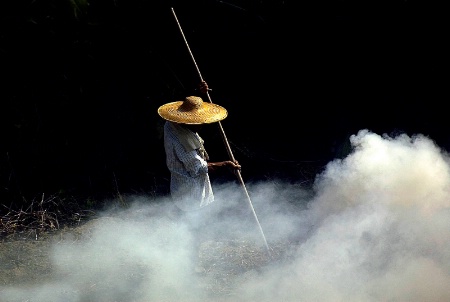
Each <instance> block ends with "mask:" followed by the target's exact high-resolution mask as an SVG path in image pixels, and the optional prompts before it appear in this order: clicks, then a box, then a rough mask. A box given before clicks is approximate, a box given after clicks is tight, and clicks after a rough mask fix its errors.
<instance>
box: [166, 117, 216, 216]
mask: <svg viewBox="0 0 450 302" xmlns="http://www.w3.org/2000/svg"><path fill="white" fill-rule="evenodd" d="M180 128H181V129H180ZM164 148H165V151H166V164H167V167H168V169H169V171H170V174H171V178H170V193H171V196H172V199H173V201H174V202H175V204H176V205H177V206H178V207H179V208H180V209H182V210H184V211H191V210H197V209H200V208H201V207H204V206H206V205H208V204H210V203H211V202H213V201H214V194H213V191H212V187H211V182H210V179H209V175H208V164H207V162H206V158H205V157H206V156H207V155H206V151H205V150H204V147H203V140H202V139H201V137H200V136H199V135H198V134H197V133H195V132H193V131H191V130H189V129H187V128H184V127H183V126H181V125H178V124H175V123H172V122H169V121H166V123H165V124H164Z"/></svg>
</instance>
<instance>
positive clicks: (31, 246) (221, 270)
mask: <svg viewBox="0 0 450 302" xmlns="http://www.w3.org/2000/svg"><path fill="white" fill-rule="evenodd" d="M103 219H104V218H103ZM101 222H102V219H92V220H91V221H89V222H87V223H84V224H82V225H80V226H77V227H70V228H64V229H61V230H57V231H54V232H51V233H44V234H35V233H33V232H30V233H28V234H26V238H24V239H14V240H6V241H3V242H1V243H0V288H1V287H8V286H27V285H33V284H45V283H46V282H51V281H52V280H55V279H57V278H58V277H59V276H57V274H55V271H54V268H53V267H52V262H51V257H50V253H51V247H52V246H53V245H55V244H59V243H62V242H67V241H73V242H76V241H78V240H86V239H88V238H89V237H90V235H91V232H92V230H93V227H94V226H96V225H98V224H99V223H101ZM291 248H292V244H290V243H283V244H279V245H276V246H271V257H269V256H268V255H267V253H266V252H265V250H261V249H260V248H257V247H255V246H254V244H253V243H251V242H246V241H244V240H228V241H221V242H218V241H211V240H210V241H206V242H203V243H202V245H201V248H200V251H199V263H200V266H199V267H200V268H201V271H199V272H198V273H199V275H202V276H204V279H203V280H204V284H201V286H202V287H203V288H204V289H205V290H206V291H208V292H209V293H210V294H212V295H217V296H218V297H219V296H221V297H223V296H224V295H225V296H230V295H233V286H234V280H235V279H236V277H237V276H242V275H244V274H250V273H253V272H255V271H257V270H258V269H260V268H262V267H264V266H266V265H267V264H269V263H273V262H277V261H286V260H287V259H288V258H289V255H288V250H290V249H291ZM97 287H98V286H97Z"/></svg>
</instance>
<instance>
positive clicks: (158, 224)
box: [0, 130, 450, 302]
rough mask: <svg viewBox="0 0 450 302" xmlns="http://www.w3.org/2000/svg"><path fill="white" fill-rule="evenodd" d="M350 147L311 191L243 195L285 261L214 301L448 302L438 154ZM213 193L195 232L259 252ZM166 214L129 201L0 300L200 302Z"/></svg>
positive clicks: (445, 197)
mask: <svg viewBox="0 0 450 302" xmlns="http://www.w3.org/2000/svg"><path fill="white" fill-rule="evenodd" d="M351 144H352V146H353V151H352V153H351V154H349V155H348V156H347V157H346V158H344V159H342V160H340V159H339V160H334V161H332V162H330V163H329V164H328V165H327V166H326V167H325V169H324V171H323V172H322V173H321V174H319V175H317V177H316V180H315V184H314V189H313V191H312V192H311V191H306V190H305V189H304V188H303V187H302V186H301V185H297V184H295V183H294V184H292V183H291V184H286V183H279V182H276V181H274V182H270V183H269V182H267V183H257V184H256V183H255V184H247V188H248V191H249V192H250V196H251V198H252V202H253V206H254V209H255V212H256V214H257V218H258V219H259V221H260V223H261V225H262V229H263V230H264V235H265V237H266V239H267V241H268V242H269V245H270V243H271V242H276V241H278V240H280V241H282V240H288V241H295V242H296V244H295V245H294V247H295V250H294V251H292V260H290V261H289V262H287V263H286V262H283V263H280V262H276V263H273V265H269V266H267V267H264V268H262V269H261V270H260V271H251V272H249V273H248V274H244V275H242V276H240V277H238V278H241V279H242V280H239V281H238V282H236V288H234V293H235V294H234V295H233V297H229V298H228V297H227V296H222V297H220V301H237V300H238V301H244V302H245V301H288V302H290V301H333V302H334V301H439V302H441V301H450V286H448V285H449V284H450V236H449V235H450V195H449V193H450V165H449V158H448V156H447V154H446V152H444V151H443V150H441V149H440V148H439V147H438V146H436V145H435V143H434V142H433V141H432V140H431V139H429V138H427V137H425V136H422V135H415V136H413V137H409V136H407V135H400V136H398V137H389V136H386V135H384V136H380V135H377V134H375V133H372V132H370V131H367V130H362V131H360V132H359V133H358V134H356V135H353V136H352V137H351ZM214 190H215V195H216V199H217V204H219V205H220V204H223V205H225V206H224V207H223V208H220V209H219V208H217V209H216V210H217V211H218V212H219V216H218V217H219V218H217V219H216V221H215V223H214V224H208V225H207V226H203V227H204V228H206V229H205V230H207V231H215V233H216V234H218V236H219V237H220V238H233V236H242V234H244V236H247V235H248V236H250V237H249V238H252V239H253V240H256V241H258V240H259V242H261V241H262V240H261V239H262V238H261V237H262V236H261V234H260V233H258V231H257V227H256V226H255V225H256V224H255V220H253V219H252V218H251V215H248V213H249V207H248V203H247V201H246V199H245V198H243V197H242V190H241V188H240V187H239V185H237V184H222V185H217V186H216V187H215V188H214ZM167 203H169V201H168V200H160V201H154V200H151V202H150V199H149V198H144V197H142V198H140V199H138V198H137V199H136V201H135V202H134V204H133V206H132V207H131V208H130V209H128V210H126V211H124V212H123V213H121V214H120V215H115V216H114V217H110V218H102V219H99V223H96V224H95V225H94V226H93V227H92V233H91V234H90V236H89V239H88V240H78V241H68V242H60V243H57V244H55V246H54V252H53V264H54V270H55V276H57V278H56V279H55V280H54V281H50V282H49V281H43V282H42V284H36V285H35V286H28V287H20V286H17V287H3V288H1V289H0V301H2V302H17V301H34V302H44V301H45V302H53V301H55V302H56V301H58V302H59V301H64V302H71V301H73V302H84V301H97V302H100V301H139V302H141V301H146V302H147V301H206V300H208V301H211V299H210V297H209V298H208V296H207V294H206V293H205V291H204V289H203V288H201V287H200V286H199V284H200V283H201V282H200V280H199V279H198V278H199V277H198V276H196V275H195V274H193V273H192V272H193V269H194V267H195V265H196V262H195V259H196V257H195V256H196V255H195V249H194V248H193V243H194V238H193V237H192V236H191V232H190V228H189V227H188V224H187V223H185V221H182V220H178V221H174V220H173V219H171V218H170V217H169V216H170V215H168V212H169V211H168V210H167V209H166V208H165V205H166V204H167ZM236 210H238V211H236ZM249 217H250V218H249ZM213 227H214V228H215V227H217V228H218V229H217V230H213V229H212V228H213ZM97 289H99V290H97ZM100 289H101V290H100ZM217 299H218V298H217Z"/></svg>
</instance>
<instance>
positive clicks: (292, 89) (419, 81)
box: [0, 0, 450, 206]
mask: <svg viewBox="0 0 450 302" xmlns="http://www.w3.org/2000/svg"><path fill="white" fill-rule="evenodd" d="M171 8H173V9H174V12H175V13H176V16H177V18H178V21H179V22H180V25H181V28H182V30H183V32H184V34H185V37H186V39H187V42H188V44H189V47H190V49H191V51H192V54H193V56H194V58H195V61H196V63H197V66H198V68H199V70H200V71H201V76H202V77H203V79H205V80H206V81H207V82H208V84H209V86H210V87H211V88H212V91H211V93H210V96H211V99H212V101H213V102H214V103H218V104H220V105H223V106H224V107H226V108H227V109H228V111H229V116H228V117H227V119H225V120H224V121H223V122H222V126H223V128H224V130H225V132H226V135H227V138H228V140H229V142H230V145H231V147H232V150H233V153H234V156H235V158H236V159H237V160H238V161H239V162H240V163H241V164H242V166H243V170H242V175H243V178H244V180H246V181H249V182H250V181H257V180H273V179H278V178H281V179H285V180H289V181H293V182H299V183H311V182H312V180H313V178H314V176H315V175H316V173H317V172H319V171H320V170H321V168H323V167H324V165H326V163H327V162H329V161H330V160H333V159H335V158H342V157H344V156H345V155H346V154H347V152H348V151H349V149H348V138H349V136H350V135H352V134H356V133H357V132H358V130H360V129H369V130H371V131H373V132H376V133H378V134H380V135H381V134H384V133H386V134H388V135H397V134H400V133H406V134H408V135H414V134H416V133H421V134H425V135H427V136H429V137H430V138H432V139H433V140H435V141H436V143H437V144H438V145H439V146H440V147H442V148H443V149H445V150H448V149H449V148H450V140H449V137H448V134H447V117H446V116H447V114H446V109H445V108H446V107H447V106H446V104H445V102H446V101H447V100H448V99H449V97H448V90H447V89H446V87H445V86H446V84H447V83H448V81H447V77H445V76H444V74H447V63H446V61H447V54H448V48H447V46H446V45H447V42H446V40H447V37H448V31H447V30H446V27H447V25H448V22H447V21H446V20H447V19H448V18H447V16H446V14H445V10H443V8H441V7H440V6H438V5H437V4H436V3H434V2H433V1H406V0H404V1H396V0H391V1H346V0H340V1H339V0H336V1H280V0H272V1H250V0H247V1H242V0H234V1H212V0H210V1H208V0H203V1H200V0H190V1H182V0H179V1H162V0H152V1H150V0H147V1H143V0H127V1H120V0H115V1H113V0H109V1H107V0H102V1H83V0H73V1H63V0H53V1H51V0H49V1H43V0H41V1H31V0H30V1H22V0H20V1H2V4H0V22H1V24H0V68H1V69H0V72H1V74H2V80H1V86H0V88H1V91H0V98H1V108H2V109H1V113H2V116H1V121H0V122H1V131H2V133H1V142H0V143H1V146H0V151H1V153H0V177H1V178H0V192H1V198H2V200H1V203H2V204H4V205H8V206H10V205H12V204H21V203H23V202H24V201H29V200H32V199H34V198H37V196H41V195H42V194H47V195H52V194H68V195H73V196H80V197H83V198H109V197H112V196H115V194H117V193H119V192H120V193H122V194H150V195H159V194H163V195H164V194H167V192H168V185H169V178H168V177H169V174H168V171H167V170H166V167H165V162H164V161H165V158H164V150H163V141H162V128H161V127H162V120H161V118H160V117H159V116H158V115H157V112H156V110H157V108H158V107H159V106H160V105H162V104H164V103H166V102H170V101H175V100H179V99H180V98H181V96H183V95H184V94H185V93H186V91H189V90H191V89H193V88H195V87H196V86H197V84H198V82H199V80H200V74H199V72H198V70H197V69H196V66H195V64H194V62H193V59H192V57H191V55H190V53H189V51H188V48H187V46H186V43H185V41H184V40H183V37H182V35H181V32H180V29H179V27H178V24H177V22H176V19H175V16H174V15H173V13H172V9H171ZM202 137H203V138H204V139H205V140H206V148H207V150H208V152H209V154H210V155H211V157H212V160H224V159H227V153H226V149H225V147H224V144H223V142H222V139H221V136H220V132H219V130H218V128H217V127H216V126H213V125H212V126H211V127H210V128H208V129H206V131H205V132H204V133H203V134H202ZM227 177H231V179H234V176H233V175H231V176H226V175H225V176H217V178H216V180H217V181H219V180H227V179H228V178H227Z"/></svg>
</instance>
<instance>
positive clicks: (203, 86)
mask: <svg viewBox="0 0 450 302" xmlns="http://www.w3.org/2000/svg"><path fill="white" fill-rule="evenodd" d="M198 90H200V92H201V93H203V94H206V93H207V92H208V91H210V90H211V89H209V87H208V84H207V83H206V82H205V81H201V82H200V84H199V85H198Z"/></svg>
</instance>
